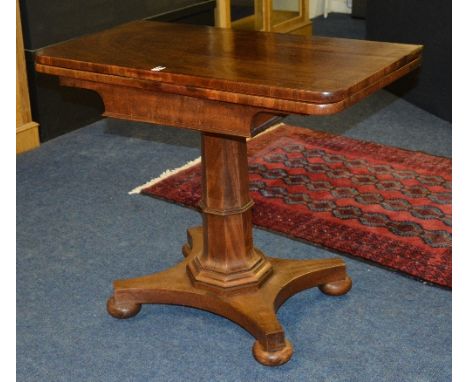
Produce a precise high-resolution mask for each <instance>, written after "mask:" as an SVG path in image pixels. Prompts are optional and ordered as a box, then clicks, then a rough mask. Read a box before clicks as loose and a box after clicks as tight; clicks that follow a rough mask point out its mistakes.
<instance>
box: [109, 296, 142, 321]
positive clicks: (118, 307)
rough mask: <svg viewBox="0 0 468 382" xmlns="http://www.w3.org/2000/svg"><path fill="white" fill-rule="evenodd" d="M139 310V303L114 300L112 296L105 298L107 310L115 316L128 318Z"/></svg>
mask: <svg viewBox="0 0 468 382" xmlns="http://www.w3.org/2000/svg"><path fill="white" fill-rule="evenodd" d="M140 310H141V304H137V303H134V302H116V301H115V299H114V297H110V298H109V299H108V300H107V311H108V312H109V314H110V315H111V316H112V317H115V318H130V317H133V316H136V315H137V314H138V312H139V311H140Z"/></svg>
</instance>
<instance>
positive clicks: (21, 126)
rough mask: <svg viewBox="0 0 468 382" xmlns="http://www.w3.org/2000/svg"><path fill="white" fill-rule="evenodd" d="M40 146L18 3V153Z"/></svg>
mask: <svg viewBox="0 0 468 382" xmlns="http://www.w3.org/2000/svg"><path fill="white" fill-rule="evenodd" d="M38 146H39V125H38V124H37V123H36V122H33V120H32V116H31V106H30V103H29V90H28V79H27V76H26V63H25V59H24V45H23V33H22V30H21V17H20V9H19V5H18V1H16V153H17V154H19V153H22V152H24V151H28V150H31V149H33V148H35V147H38Z"/></svg>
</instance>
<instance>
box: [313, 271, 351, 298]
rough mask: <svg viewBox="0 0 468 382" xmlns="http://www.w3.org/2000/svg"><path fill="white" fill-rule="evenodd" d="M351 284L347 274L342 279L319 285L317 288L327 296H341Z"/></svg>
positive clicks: (347, 290)
mask: <svg viewBox="0 0 468 382" xmlns="http://www.w3.org/2000/svg"><path fill="white" fill-rule="evenodd" d="M352 285H353V281H352V280H351V278H350V277H349V276H346V278H345V279H344V280H340V281H334V282H331V283H327V284H323V285H319V289H320V290H321V291H322V292H323V293H325V294H327V295H329V296H341V295H343V294H346V293H348V292H349V290H350V289H351V287H352Z"/></svg>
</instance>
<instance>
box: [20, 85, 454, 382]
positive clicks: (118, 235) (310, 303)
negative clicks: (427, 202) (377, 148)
mask: <svg viewBox="0 0 468 382" xmlns="http://www.w3.org/2000/svg"><path fill="white" fill-rule="evenodd" d="M346 121H347V122H346ZM288 122H289V123H294V124H296V125H300V126H308V127H311V126H314V127H315V128H318V129H328V131H335V132H339V133H343V134H345V135H348V136H351V137H357V138H360V139H367V140H374V141H377V142H380V143H384V144H390V145H397V146H400V147H406V148H410V149H420V150H424V151H426V152H431V153H435V154H438V155H447V156H449V155H450V140H451V126H450V124H448V123H447V122H444V121H442V120H440V119H438V118H436V117H434V116H432V115H430V114H428V113H425V112H424V111H421V110H420V109H417V108H416V107H414V106H412V105H410V104H408V103H406V102H405V101H402V100H400V99H397V98H395V97H394V96H392V95H391V94H389V93H386V92H384V91H381V92H379V93H377V94H375V95H373V96H371V97H370V98H369V99H368V100H366V101H364V102H362V103H361V104H359V105H356V106H354V107H352V108H350V109H349V110H348V111H346V112H344V113H341V114H339V115H337V116H331V117H322V118H311V117H308V118H304V117H298V116H292V117H289V119H288ZM327 126H328V127H327ZM198 143H199V136H198V134H197V133H194V132H190V131H182V130H177V129H171V128H165V127H157V126H149V125H145V124H131V123H128V122H123V121H116V120H110V119H108V120H102V121H99V122H97V123H95V124H93V125H90V126H87V127H85V128H82V129H80V130H77V131H74V132H72V133H69V134H66V135H63V136H61V137H59V138H56V139H54V140H51V141H49V142H46V143H45V144H43V145H42V146H41V147H40V148H39V149H37V150H34V151H32V152H29V153H26V154H23V155H20V156H18V157H17V380H18V381H34V382H38V381H47V382H50V381H117V380H118V381H284V380H289V381H334V382H338V381H343V382H352V381H356V382H366V381H380V382H384V381H388V382H395V381H434V382H435V381H437V382H441V381H442V382H444V381H450V380H451V292H450V291H448V290H444V289H441V288H438V287H435V286H431V285H426V284H424V283H422V282H419V281H416V280H414V279H411V278H408V277H406V276H403V275H400V274H398V273H394V272H391V271H388V270H386V269H382V268H379V267H377V266H373V265H369V264H367V263H365V262H362V261H358V260H354V259H351V258H349V257H346V258H345V260H346V262H347V264H348V268H349V273H350V275H351V276H352V278H353V280H354V287H353V289H352V290H351V292H350V293H348V294H347V295H345V296H342V297H338V298H331V297H328V296H325V295H323V294H321V293H320V292H319V291H317V290H316V289H313V290H308V291H304V292H302V293H299V294H297V295H296V296H294V297H293V298H291V299H290V300H288V301H287V302H286V303H285V305H284V306H283V307H282V308H281V309H280V310H279V319H280V321H281V322H282V324H283V326H284V328H285V330H286V334H287V337H288V338H289V339H290V340H291V342H292V343H293V345H294V348H295V353H294V355H293V358H292V359H291V361H290V362H289V363H287V364H286V365H284V366H281V367H278V368H268V367H265V366H262V365H260V364H258V363H257V362H256V361H255V360H254V359H253V358H252V355H251V346H252V344H253V338H252V337H251V336H250V335H249V334H248V333H247V332H245V331H244V330H243V329H241V328H240V327H238V326H237V325H235V324H233V323H231V322H230V321H228V320H226V319H224V318H221V317H218V316H216V315H213V314H211V313H208V312H204V311H200V310H195V309H188V308H182V307H177V306H163V305H154V306H143V308H142V311H141V312H140V314H139V315H138V316H136V317H134V318H132V319H129V320H117V319H114V318H112V317H110V316H109V315H108V314H107V312H106V307H105V303H106V299H107V298H108V296H109V295H110V294H111V293H112V286H111V285H112V281H113V280H114V279H116V278H126V277H133V276H139V275H142V274H146V273H150V272H154V271H160V270H163V269H165V268H167V267H169V266H171V265H173V264H175V263H176V262H177V261H179V260H180V259H181V258H182V254H181V252H180V249H181V246H182V245H183V244H184V241H185V230H186V228H187V227H189V226H193V225H198V224H200V223H201V219H200V216H199V215H198V213H196V212H194V211H191V210H189V209H186V208H182V207H179V206H176V205H173V204H170V203H165V202H163V201H159V200H155V199H152V198H148V197H144V196H140V195H128V194H127V193H128V191H130V190H131V189H133V188H134V187H135V186H137V185H140V184H142V183H143V182H145V181H147V180H149V179H151V178H153V177H155V176H157V175H159V174H160V173H161V172H163V171H164V170H166V169H167V168H174V167H178V166H180V165H182V164H183V163H185V162H186V161H188V160H191V159H193V158H195V157H196V156H198V155H199V148H198ZM254 234H255V240H256V244H257V246H258V247H259V248H261V249H262V250H263V251H265V252H266V253H268V254H269V255H271V256H275V257H285V258H297V259H299V258H323V257H330V256H336V255H335V254H331V253H329V252H327V251H325V250H323V249H319V248H316V247H313V246H311V245H307V244H304V243H301V242H298V241H293V240H290V239H288V238H285V237H282V236H279V235H275V234H272V233H269V232H265V231H261V230H255V232H254Z"/></svg>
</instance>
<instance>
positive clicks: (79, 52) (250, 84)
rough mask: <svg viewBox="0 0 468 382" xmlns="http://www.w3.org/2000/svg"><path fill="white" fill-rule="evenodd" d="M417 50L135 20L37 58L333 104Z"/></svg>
mask: <svg viewBox="0 0 468 382" xmlns="http://www.w3.org/2000/svg"><path fill="white" fill-rule="evenodd" d="M421 51H422V46H420V45H408V44H395V43H384V42H374V41H362V40H351V39H341V38H328V37H312V38H309V37H304V36H298V35H287V34H278V33H265V32H252V31H239V30H232V29H221V28H214V27H208V26H195V25H184V24H173V23H160V22H154V21H135V22H130V23H127V24H123V25H120V26H118V27H115V28H112V29H108V30H105V31H103V32H99V33H95V34H91V35H87V36H83V37H80V38H77V39H73V40H69V41H67V42H64V43H60V44H57V45H53V46H49V47H47V48H44V49H42V50H41V51H39V52H38V56H37V58H36V63H37V64H38V65H37V68H38V70H39V71H45V72H47V73H50V74H57V75H62V76H63V73H64V71H63V69H69V70H72V71H73V77H74V78H81V77H82V76H83V77H84V76H86V73H89V72H92V73H100V74H105V75H111V76H117V77H124V78H126V79H134V80H135V81H145V82H159V83H165V84H172V85H177V86H183V87H185V88H186V89H187V88H190V89H194V90H203V92H205V93H206V92H207V91H213V92H216V93H217V97H218V99H220V100H223V97H222V94H228V93H234V94H240V95H248V96H254V98H255V97H256V99H257V103H258V99H261V98H266V99H270V100H271V99H275V100H284V101H288V102H300V103H306V104H317V105H330V104H337V105H338V104H344V103H347V102H346V101H348V100H351V99H352V98H353V97H356V96H357V95H359V94H361V96H358V98H362V97H363V96H365V95H362V93H365V92H366V91H367V94H368V93H370V92H372V91H375V90H377V89H378V88H381V87H383V86H385V85H387V84H388V83H390V82H392V81H393V80H395V79H396V78H398V77H401V76H402V75H404V74H406V73H408V72H409V71H410V70H412V69H414V68H415V67H417V66H418V65H419V61H420V56H421ZM155 68H156V69H155ZM152 69H153V70H152ZM68 72H70V71H68ZM220 94H221V95H220ZM219 97H221V98H219ZM243 102H244V103H246V102H247V103H248V102H249V101H248V98H247V101H245V100H244V101H243ZM349 103H352V102H349ZM342 108H343V107H340V108H335V109H336V110H333V111H338V110H340V109H342Z"/></svg>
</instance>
